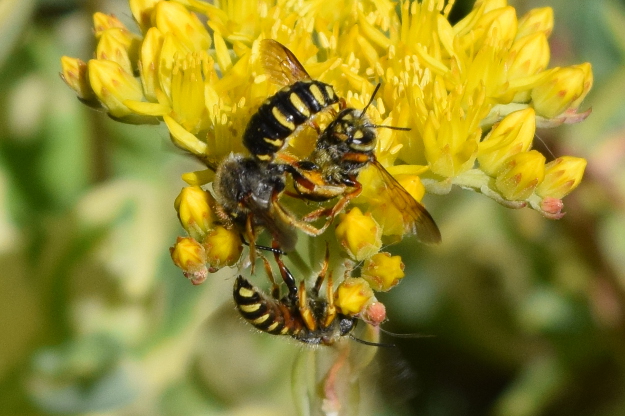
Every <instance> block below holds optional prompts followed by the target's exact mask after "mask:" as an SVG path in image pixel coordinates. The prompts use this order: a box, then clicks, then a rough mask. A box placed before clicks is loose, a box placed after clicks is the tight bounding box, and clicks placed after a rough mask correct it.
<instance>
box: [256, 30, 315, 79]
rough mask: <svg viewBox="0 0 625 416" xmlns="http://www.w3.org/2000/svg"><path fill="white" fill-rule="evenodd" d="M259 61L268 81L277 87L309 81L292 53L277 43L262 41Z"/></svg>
mask: <svg viewBox="0 0 625 416" xmlns="http://www.w3.org/2000/svg"><path fill="white" fill-rule="evenodd" d="M260 59H261V63H262V65H263V68H264V69H265V73H266V74H267V76H268V77H269V80H270V81H271V82H273V83H275V84H277V85H280V86H283V87H284V86H287V85H291V84H294V83H296V82H297V81H303V80H309V79H310V75H308V72H306V70H305V69H304V67H303V66H302V64H301V63H300V62H299V61H298V60H297V58H296V57H295V55H293V52H291V51H290V50H289V49H288V48H287V47H286V46H284V45H283V44H281V43H280V42H278V41H275V40H273V39H263V40H262V41H261V43H260Z"/></svg>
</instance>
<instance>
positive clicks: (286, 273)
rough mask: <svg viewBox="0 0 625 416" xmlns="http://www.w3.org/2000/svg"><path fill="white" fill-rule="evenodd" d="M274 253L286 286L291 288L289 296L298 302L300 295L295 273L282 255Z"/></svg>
mask: <svg viewBox="0 0 625 416" xmlns="http://www.w3.org/2000/svg"><path fill="white" fill-rule="evenodd" d="M273 255H274V258H275V259H276V263H277V264H278V269H280V275H282V280H284V283H285V284H286V287H287V288H288V289H289V298H290V299H291V301H292V302H294V303H295V304H296V303H297V301H298V298H299V295H298V293H297V284H296V282H295V277H293V274H292V273H291V271H290V270H289V269H287V267H286V265H285V264H284V262H283V261H282V259H281V258H280V255H279V254H277V253H274V254H273Z"/></svg>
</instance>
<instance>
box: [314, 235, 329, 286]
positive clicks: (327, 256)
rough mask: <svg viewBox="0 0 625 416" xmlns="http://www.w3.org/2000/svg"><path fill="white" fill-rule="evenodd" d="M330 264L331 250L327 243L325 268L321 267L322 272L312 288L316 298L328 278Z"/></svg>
mask: <svg viewBox="0 0 625 416" xmlns="http://www.w3.org/2000/svg"><path fill="white" fill-rule="evenodd" d="M329 262H330V248H329V247H328V243H326V256H325V259H324V260H323V266H322V267H321V271H320V272H319V274H318V275H317V280H316V281H315V286H314V287H313V288H312V291H311V293H312V294H313V296H314V297H317V296H319V291H320V290H321V285H322V284H323V280H324V279H325V278H326V273H327V272H328V263H329Z"/></svg>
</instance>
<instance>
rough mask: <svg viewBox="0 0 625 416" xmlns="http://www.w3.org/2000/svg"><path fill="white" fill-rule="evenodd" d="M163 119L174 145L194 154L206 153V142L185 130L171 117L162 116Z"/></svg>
mask: <svg viewBox="0 0 625 416" xmlns="http://www.w3.org/2000/svg"><path fill="white" fill-rule="evenodd" d="M163 120H164V121H165V124H167V128H168V129H169V132H170V133H171V137H172V141H173V143H174V144H175V145H176V146H178V147H180V148H182V149H184V150H186V151H188V152H191V153H193V154H194V155H204V154H206V150H207V146H206V143H204V142H203V141H201V140H200V139H198V138H197V137H195V135H193V134H191V133H189V132H188V131H186V130H185V129H184V127H182V126H181V125H180V124H178V123H177V122H176V121H175V120H174V119H173V118H171V117H169V116H164V117H163Z"/></svg>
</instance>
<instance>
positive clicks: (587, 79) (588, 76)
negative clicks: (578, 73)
mask: <svg viewBox="0 0 625 416" xmlns="http://www.w3.org/2000/svg"><path fill="white" fill-rule="evenodd" d="M573 68H579V69H581V70H582V71H584V82H583V90H582V94H581V95H580V96H579V98H578V99H577V100H575V101H573V103H572V104H571V107H570V108H575V109H577V108H578V107H579V106H580V105H581V103H582V101H584V98H586V95H588V92H589V91H590V89H591V88H592V83H593V75H592V65H590V62H584V63H583V64H579V65H573Z"/></svg>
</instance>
